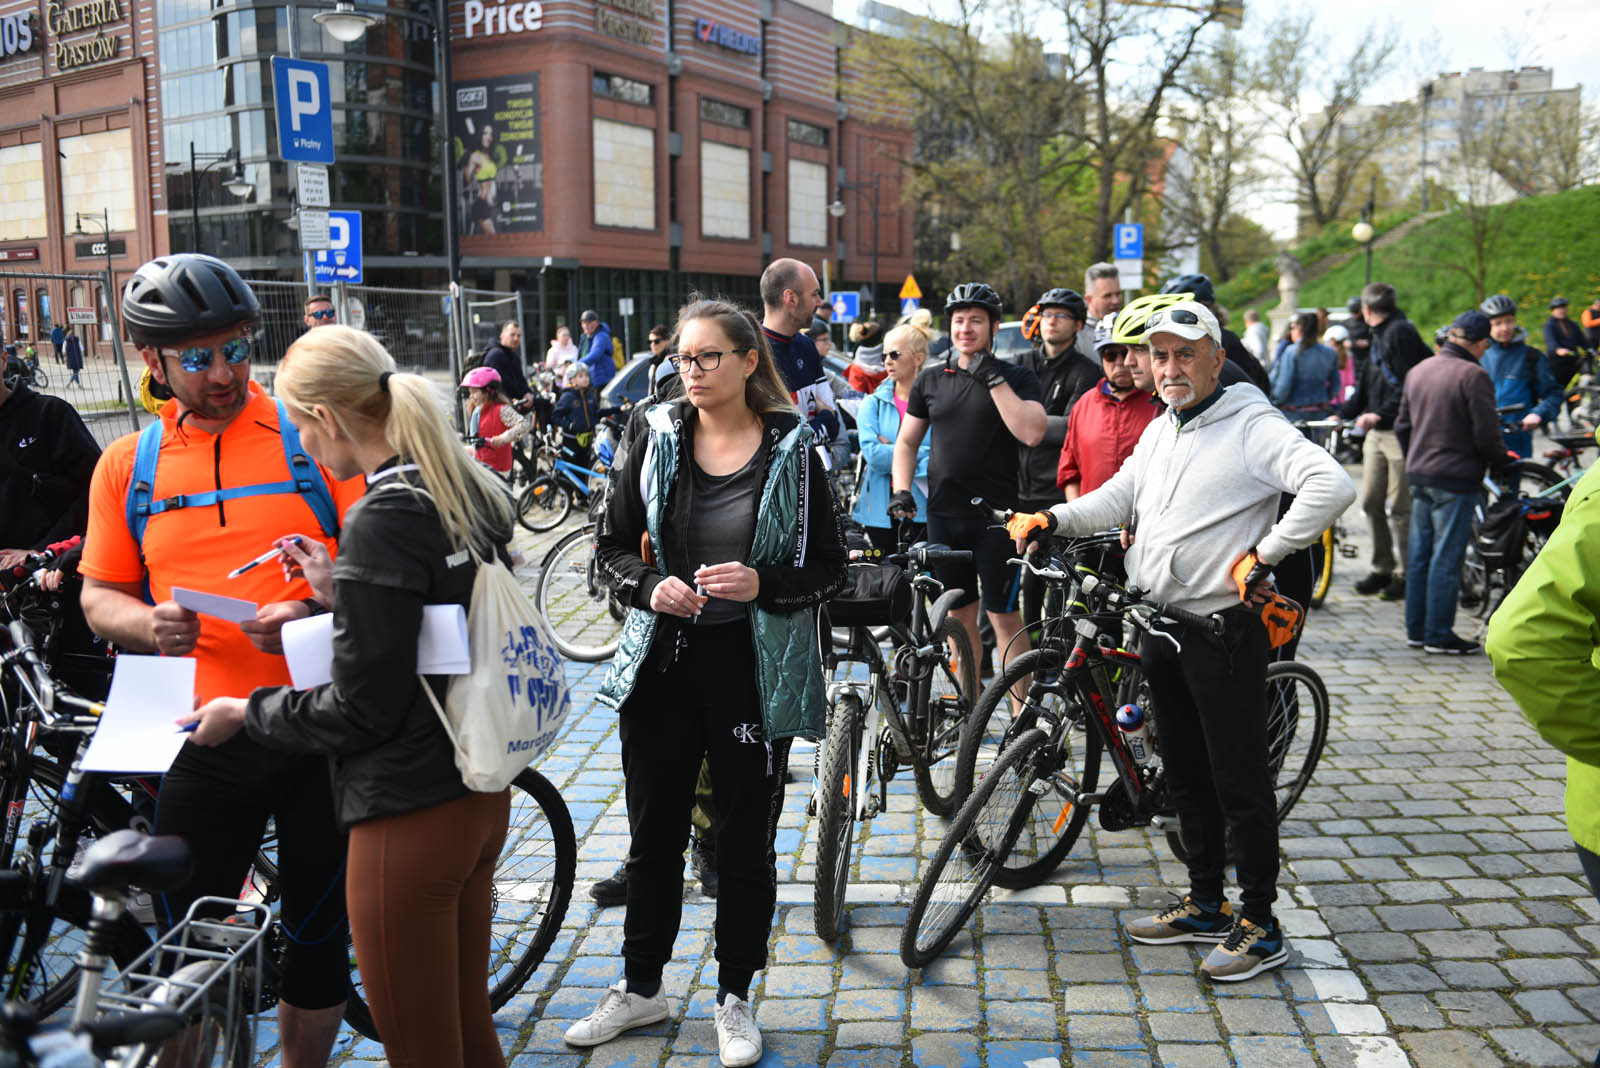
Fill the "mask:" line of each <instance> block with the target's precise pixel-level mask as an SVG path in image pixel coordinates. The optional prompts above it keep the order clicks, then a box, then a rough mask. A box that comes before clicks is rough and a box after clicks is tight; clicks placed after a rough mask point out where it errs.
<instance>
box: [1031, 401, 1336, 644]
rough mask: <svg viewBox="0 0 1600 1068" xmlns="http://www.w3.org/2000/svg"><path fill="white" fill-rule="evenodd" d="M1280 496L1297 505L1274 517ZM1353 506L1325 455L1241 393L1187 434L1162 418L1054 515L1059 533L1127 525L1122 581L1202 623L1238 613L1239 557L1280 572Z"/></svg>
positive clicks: (1192, 424) (1266, 406)
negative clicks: (1096, 483) (1103, 477)
mask: <svg viewBox="0 0 1600 1068" xmlns="http://www.w3.org/2000/svg"><path fill="white" fill-rule="evenodd" d="M1283 493H1292V494H1294V495H1295V499H1294V504H1293V505H1291V506H1290V508H1289V510H1288V511H1287V512H1286V513H1284V516H1283V518H1282V519H1277V515H1278V498H1279V495H1280V494H1283ZM1355 498H1356V488H1355V485H1354V483H1352V482H1351V481H1350V476H1348V475H1346V474H1345V473H1344V469H1343V468H1342V467H1340V466H1339V464H1338V462H1337V461H1335V460H1334V458H1333V457H1332V456H1330V455H1329V454H1328V452H1327V450H1325V449H1323V448H1322V447H1321V446H1318V445H1316V444H1314V443H1312V442H1311V441H1309V440H1308V439H1307V438H1306V437H1305V435H1303V434H1302V433H1300V431H1298V430H1296V429H1295V428H1294V427H1293V426H1292V425H1290V423H1289V421H1288V420H1287V419H1285V418H1284V417H1283V414H1282V413H1281V412H1279V411H1278V410H1277V409H1276V408H1274V407H1273V406H1272V403H1271V402H1270V401H1268V400H1267V398H1266V397H1265V396H1263V395H1262V393H1261V391H1260V390H1258V389H1255V388H1253V387H1247V386H1243V385H1240V386H1236V387H1234V388H1231V389H1226V390H1223V392H1222V395H1221V396H1220V397H1219V398H1218V399H1217V400H1216V402H1215V403H1213V404H1212V405H1211V407H1209V408H1207V409H1206V410H1205V411H1203V412H1201V413H1200V414H1199V415H1197V416H1195V417H1194V418H1193V419H1191V420H1190V421H1189V422H1187V423H1185V424H1183V425H1182V426H1180V425H1179V423H1178V419H1177V415H1176V413H1175V412H1173V411H1172V410H1171V409H1168V410H1167V413H1166V414H1165V415H1164V416H1162V417H1161V418H1159V419H1156V420H1155V421H1154V422H1152V423H1151V424H1150V425H1149V426H1147V427H1145V430H1144V433H1143V434H1142V435H1140V437H1139V443H1138V444H1137V445H1135V446H1134V449H1133V455H1131V456H1129V457H1128V459H1127V460H1126V461H1125V462H1124V463H1123V465H1122V467H1121V468H1120V469H1119V470H1118V471H1117V473H1116V474H1115V475H1113V476H1112V478H1111V481H1109V482H1107V483H1106V484H1105V485H1103V486H1101V487H1099V488H1098V489H1096V490H1094V491H1093V492H1091V493H1087V494H1085V495H1084V496H1082V497H1080V498H1078V499H1077V500H1075V501H1073V502H1071V503H1070V504H1058V505H1056V506H1054V507H1053V508H1051V509H1050V512H1051V514H1052V515H1054V516H1055V518H1056V524H1057V529H1058V530H1059V531H1060V532H1061V533H1063V534H1090V533H1094V532H1096V531H1101V530H1107V529H1109V528H1112V527H1116V526H1119V525H1123V524H1129V523H1132V524H1133V525H1134V543H1133V547H1132V548H1131V549H1129V550H1128V557H1127V566H1128V580H1129V581H1130V582H1132V583H1133V584H1135V585H1137V586H1139V587H1140V588H1141V589H1144V590H1146V591H1148V593H1149V596H1150V597H1151V598H1152V599H1154V600H1157V601H1163V602H1169V603H1171V604H1174V605H1176V606H1177V607H1179V608H1184V609H1188V610H1189V611H1191V612H1199V613H1208V612H1215V611H1218V610H1220V609H1223V608H1227V607H1228V606H1229V605H1236V604H1238V603H1239V590H1238V587H1237V586H1235V585H1234V583H1233V580H1232V578H1231V577H1230V576H1229V574H1228V572H1229V569H1230V568H1231V567H1232V566H1233V563H1234V561H1236V560H1237V559H1238V558H1239V557H1240V556H1241V555H1242V554H1244V553H1246V552H1248V551H1249V550H1251V549H1252V548H1253V549H1255V550H1256V552H1257V553H1258V554H1259V555H1260V557H1261V559H1262V560H1263V561H1265V562H1266V563H1269V564H1275V563H1278V562H1279V561H1281V560H1282V559H1283V558H1284V557H1285V556H1288V555H1289V554H1290V553H1291V552H1293V551H1294V550H1295V549H1299V548H1303V547H1305V546H1307V545H1310V544H1311V543H1312V542H1314V541H1316V540H1317V539H1318V538H1319V537H1321V536H1322V532H1323V531H1324V530H1326V529H1327V528H1328V527H1329V526H1331V525H1332V523H1333V521H1334V519H1335V518H1337V517H1338V516H1339V515H1340V514H1342V513H1343V512H1344V510H1345V509H1346V508H1348V507H1350V504H1351V502H1352V501H1354V500H1355ZM1275 520H1276V522H1275Z"/></svg>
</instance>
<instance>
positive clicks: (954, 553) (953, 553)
mask: <svg viewBox="0 0 1600 1068" xmlns="http://www.w3.org/2000/svg"><path fill="white" fill-rule="evenodd" d="M906 555H907V556H911V555H915V556H916V557H917V559H918V560H920V561H921V562H922V563H926V564H968V563H971V562H972V550H970V549H918V550H917V551H916V552H915V553H914V554H911V553H907V554H906Z"/></svg>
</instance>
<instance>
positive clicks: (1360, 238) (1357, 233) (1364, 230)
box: [1350, 219, 1373, 245]
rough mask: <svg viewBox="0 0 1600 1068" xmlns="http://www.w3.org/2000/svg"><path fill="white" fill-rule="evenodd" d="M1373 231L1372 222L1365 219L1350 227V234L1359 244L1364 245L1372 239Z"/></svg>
mask: <svg viewBox="0 0 1600 1068" xmlns="http://www.w3.org/2000/svg"><path fill="white" fill-rule="evenodd" d="M1372 232H1373V231H1372V224H1371V223H1369V222H1367V220H1365V219H1362V220H1361V221H1360V222H1358V223H1356V224H1355V225H1354V226H1352V227H1351V228H1350V236H1351V237H1353V238H1355V239H1356V242H1357V243H1358V244H1362V245H1365V244H1366V243H1367V242H1368V241H1371V240H1372Z"/></svg>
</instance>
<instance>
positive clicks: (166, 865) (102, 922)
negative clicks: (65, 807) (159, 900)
mask: <svg viewBox="0 0 1600 1068" xmlns="http://www.w3.org/2000/svg"><path fill="white" fill-rule="evenodd" d="M190 868H191V861H190V855H189V849H188V847H187V845H185V843H184V842H183V840H182V839H179V838H175V837H163V838H151V837H148V836H146V835H143V834H140V833H139V832H136V831H131V830H123V831H117V832H115V833H114V834H111V835H109V836H107V837H106V838H103V839H101V840H100V841H98V842H96V843H95V844H94V845H93V846H91V847H90V848H89V849H88V850H87V851H86V852H85V854H84V856H83V859H82V862H81V863H80V865H79V867H78V872H77V875H76V879H77V880H78V881H79V882H80V884H81V885H82V886H83V888H84V889H85V890H86V891H87V892H89V893H90V894H91V895H93V899H94V911H93V917H92V919H91V920H90V925H89V933H88V939H87V941H86V942H85V944H84V948H83V950H82V951H81V952H80V953H79V954H78V959H77V964H78V973H77V981H76V982H77V990H76V994H77V996H76V1000H75V1001H74V1004H73V1014H72V1018H71V1020H70V1021H69V1022H68V1023H66V1024H65V1025H64V1026H60V1025H58V1026H56V1027H54V1028H52V1029H41V1028H40V1027H39V1016H38V1014H37V1012H35V1011H33V1009H32V1007H31V1006H28V1005H26V1004H25V1003H24V1004H20V1005H19V1004H15V1003H14V1004H11V1005H8V1006H7V1007H6V1012H5V1014H4V1019H3V1023H0V1034H3V1037H4V1040H5V1041H4V1046H3V1047H0V1048H3V1049H4V1050H5V1051H6V1052H9V1053H11V1054H12V1055H13V1056H14V1059H13V1061H12V1062H11V1063H18V1064H20V1063H43V1061H44V1059H45V1056H46V1055H48V1057H49V1059H50V1060H51V1062H52V1063H62V1060H61V1058H62V1057H64V1056H67V1055H68V1054H69V1051H70V1054H71V1057H70V1059H71V1062H72V1063H73V1064H74V1065H88V1064H94V1065H105V1066H107V1068H147V1066H152V1065H156V1064H158V1063H159V1064H161V1065H163V1066H164V1068H199V1066H201V1065H226V1066H228V1068H247V1066H249V1065H251V1064H252V1063H253V1061H254V1055H255V1045H256V1028H255V1021H254V1018H253V1011H254V1006H255V1004H256V1003H257V1001H258V1000H259V998H260V993H261V985H262V977H263V975H264V974H265V973H266V971H267V954H266V947H267V938H268V932H269V930H270V928H271V916H270V913H269V911H268V909H267V908H266V906H264V905H246V906H242V907H241V906H240V905H239V903H238V902H237V901H229V900H228V899H225V898H201V899H200V900H198V901H196V902H195V904H194V906H193V907H191V909H190V910H189V912H188V914H187V915H186V916H185V917H184V918H183V920H182V921H180V922H179V923H178V924H176V925H174V926H173V928H172V930H170V931H169V932H167V934H165V935H163V936H162V937H161V939H159V940H158V941H157V942H155V943H154V944H153V945H151V946H150V948H149V949H147V950H146V951H144V952H143V953H141V954H139V956H138V957H137V958H135V959H134V960H133V961H131V962H129V963H128V964H127V965H126V966H125V967H122V968H121V969H120V970H119V971H118V973H117V974H116V975H115V976H113V977H111V978H110V979H105V978H104V971H105V968H106V966H107V964H108V963H110V952H109V951H110V947H111V945H112V943H113V942H114V940H115V933H114V932H115V925H116V923H117V922H118V921H119V920H120V919H121V918H122V917H123V916H125V915H126V913H127V911H128V899H129V897H130V895H131V890H132V888H133V887H134V886H142V887H145V888H147V889H151V890H163V889H170V888H171V887H173V886H175V885H177V884H179V883H181V882H182V881H183V880H184V879H185V878H187V877H188V872H189V870H190ZM218 908H221V909H226V910H227V911H228V913H229V914H228V916H227V918H226V919H224V920H217V919H207V918H205V917H204V916H202V915H201V912H202V911H203V910H205V909H218ZM119 1050H121V1051H124V1052H122V1053H120V1054H119V1053H118V1051H119ZM30 1054H31V1057H29V1055H30ZM25 1057H26V1058H27V1060H26V1061H24V1060H23V1058H25Z"/></svg>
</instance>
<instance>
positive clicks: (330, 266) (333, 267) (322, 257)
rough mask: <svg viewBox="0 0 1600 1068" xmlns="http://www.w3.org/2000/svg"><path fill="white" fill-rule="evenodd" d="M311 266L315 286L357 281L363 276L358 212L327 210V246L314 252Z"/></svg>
mask: <svg viewBox="0 0 1600 1068" xmlns="http://www.w3.org/2000/svg"><path fill="white" fill-rule="evenodd" d="M315 266H316V277H317V284H318V285H332V284H333V283H334V282H344V283H346V284H353V285H360V284H361V282H362V279H363V278H364V275H363V273H362V267H361V213H360V212H359V211H330V212H328V247H327V248H326V249H323V250H320V251H318V252H317V256H316V264H315Z"/></svg>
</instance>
